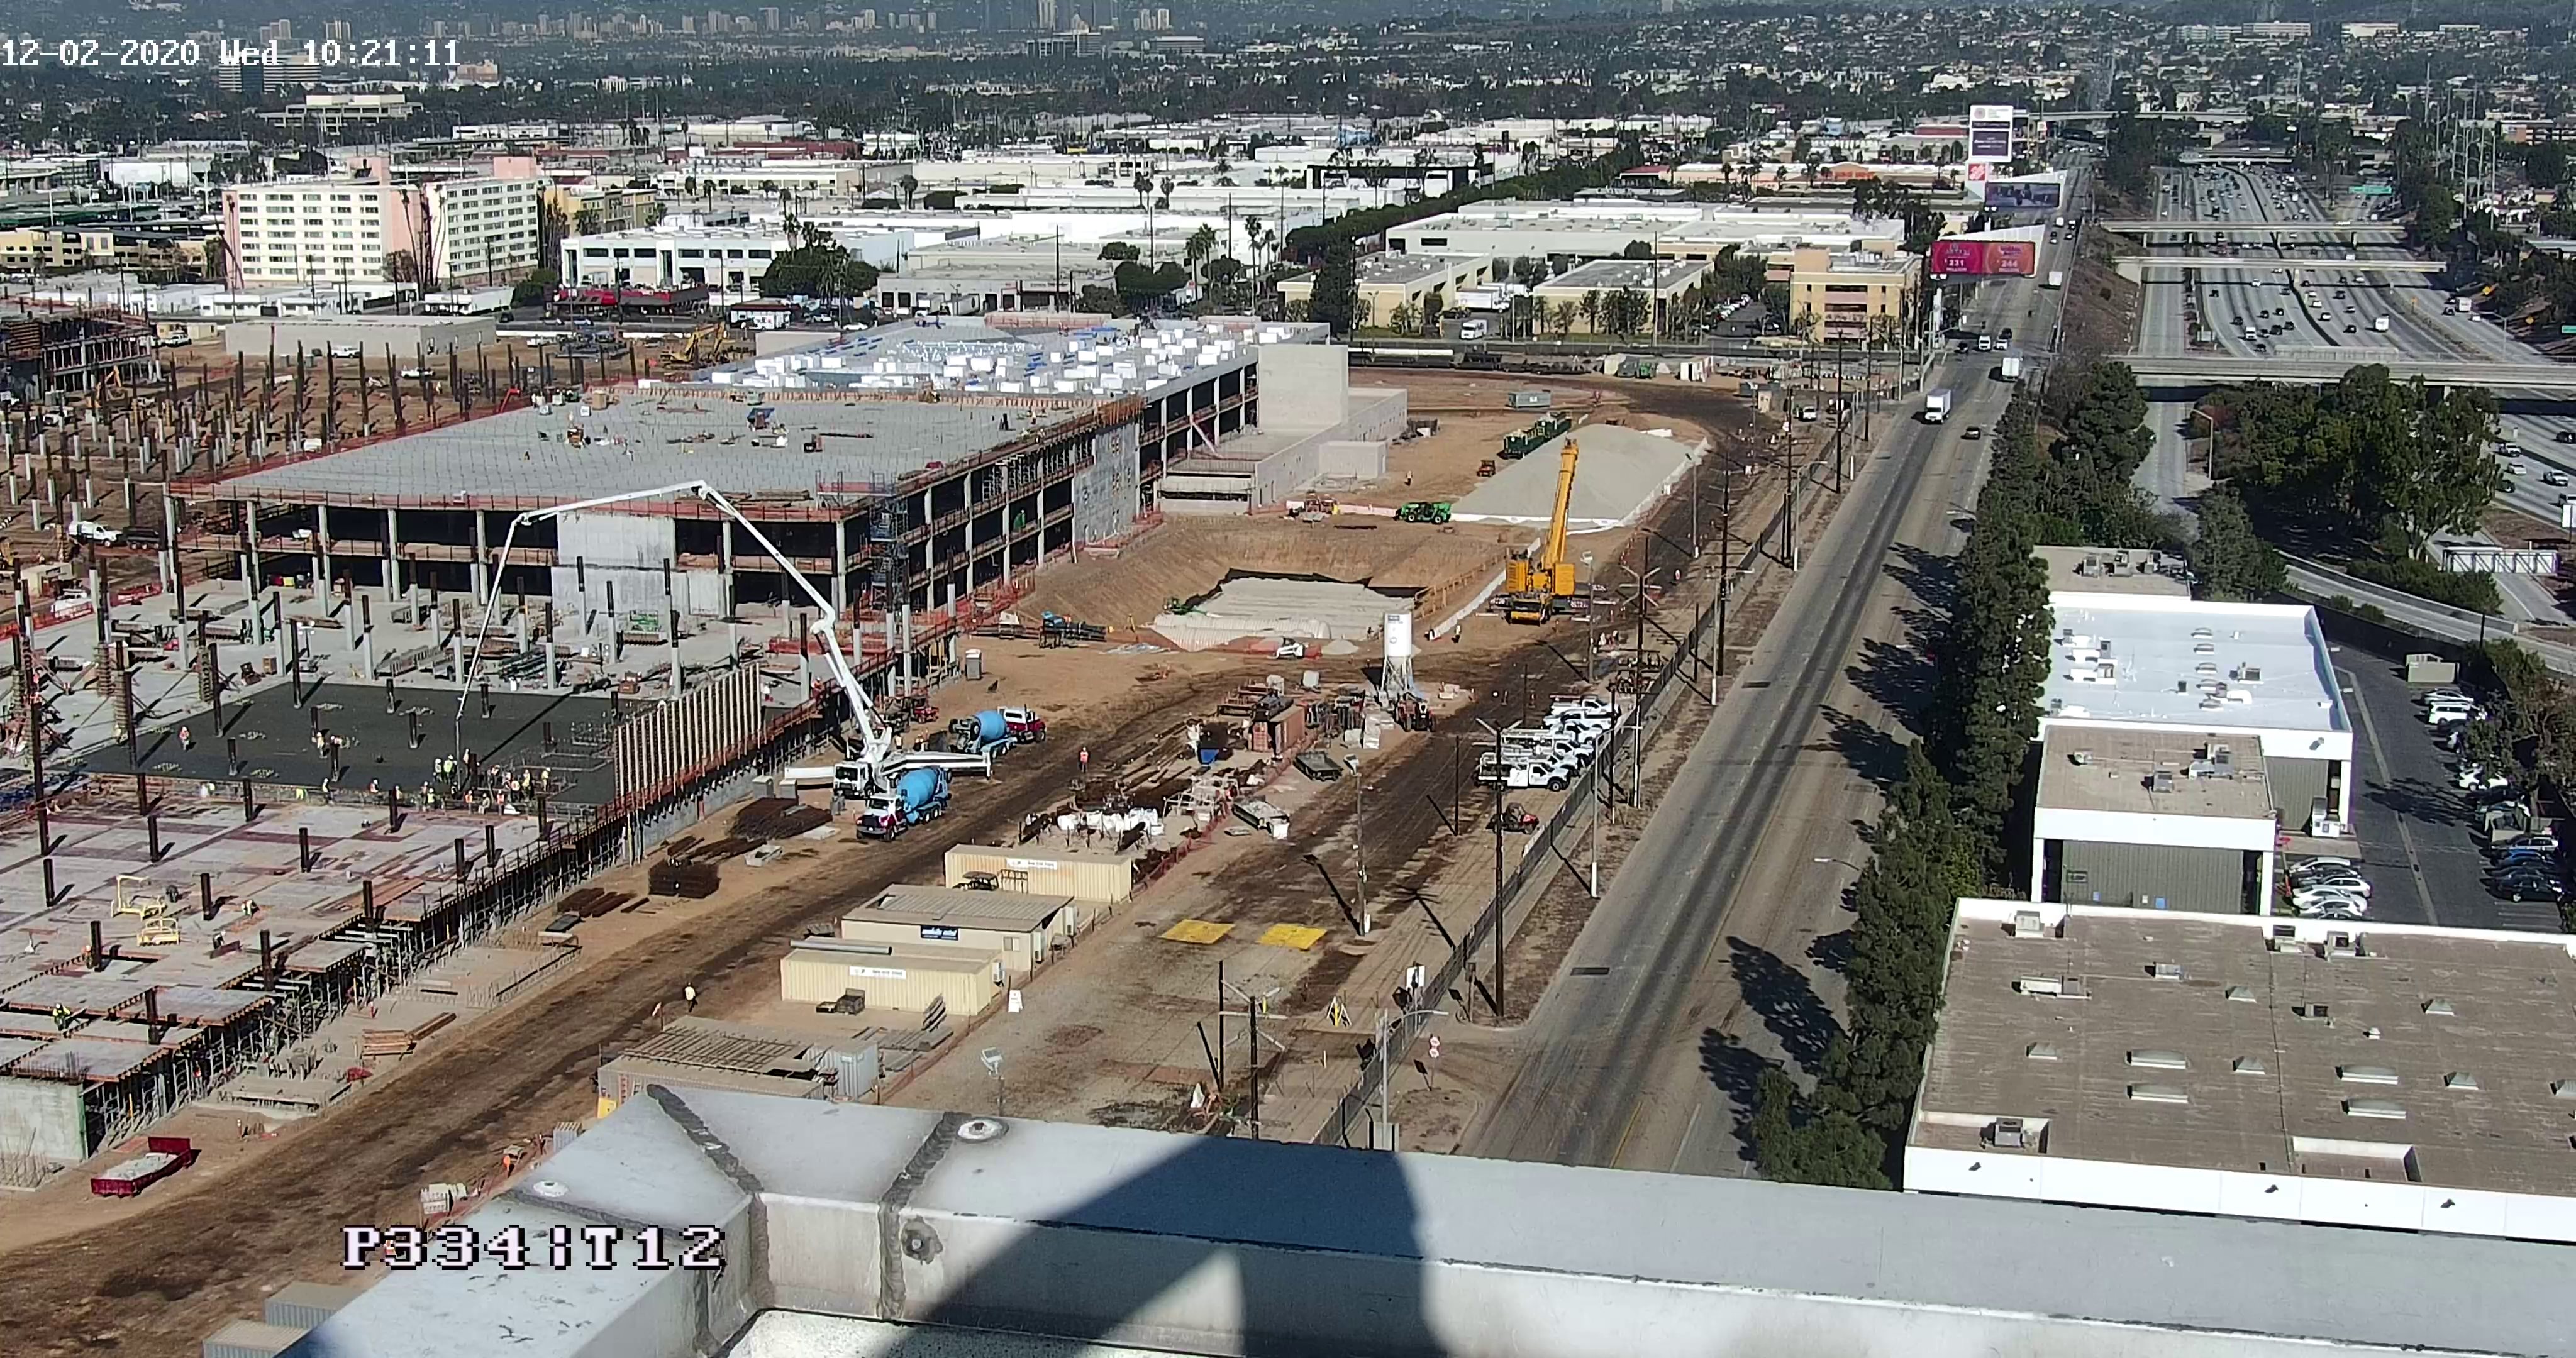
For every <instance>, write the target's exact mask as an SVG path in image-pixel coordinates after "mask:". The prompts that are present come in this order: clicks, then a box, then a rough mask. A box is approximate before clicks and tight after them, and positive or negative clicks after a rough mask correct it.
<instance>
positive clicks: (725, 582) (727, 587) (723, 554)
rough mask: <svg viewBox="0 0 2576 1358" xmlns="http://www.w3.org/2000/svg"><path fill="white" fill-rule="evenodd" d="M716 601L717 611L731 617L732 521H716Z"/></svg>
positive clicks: (732, 596)
mask: <svg viewBox="0 0 2576 1358" xmlns="http://www.w3.org/2000/svg"><path fill="white" fill-rule="evenodd" d="M716 589H717V591H718V594H717V599H716V607H717V611H718V612H719V613H720V614H721V615H722V616H724V617H728V618H730V617H732V616H733V607H734V604H733V600H734V593H733V520H731V519H718V520H716Z"/></svg>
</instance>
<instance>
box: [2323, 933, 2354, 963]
mask: <svg viewBox="0 0 2576 1358" xmlns="http://www.w3.org/2000/svg"><path fill="white" fill-rule="evenodd" d="M2326 956H2328V957H2359V956H2361V945H2360V944H2359V943H2357V942H2355V941H2354V940H2353V936H2352V935H2350V934H2347V933H2344V932H2342V931H2340V930H2338V931H2336V932H2334V933H2331V934H2328V935H2326Z"/></svg>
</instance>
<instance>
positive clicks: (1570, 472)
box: [1538, 434, 1582, 594]
mask: <svg viewBox="0 0 2576 1358" xmlns="http://www.w3.org/2000/svg"><path fill="white" fill-rule="evenodd" d="M1581 455H1582V454H1581V452H1580V450H1578V449H1577V448H1576V447H1575V446H1574V437H1573V436H1572V435H1570V434H1569V435H1567V436H1566V440H1565V452H1564V453H1563V454H1562V455H1561V456H1560V457H1559V458H1558V461H1557V470H1556V512H1555V513H1553V514H1551V515H1550V516H1548V521H1547V541H1546V543H1545V544H1544V545H1542V546H1541V547H1540V548H1539V554H1538V572H1539V574H1540V576H1541V577H1543V578H1544V579H1545V580H1546V581H1547V582H1548V587H1549V588H1551V589H1555V591H1556V593H1558V594H1570V593H1572V592H1573V591H1571V590H1568V589H1557V588H1556V585H1555V581H1556V577H1557V572H1559V571H1561V570H1563V569H1564V568H1565V515H1566V511H1568V510H1570V509H1572V508H1573V507H1574V463H1575V460H1576V459H1577V458H1578V457H1580V456H1581Z"/></svg>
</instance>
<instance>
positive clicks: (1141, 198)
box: [1136, 170, 1154, 208]
mask: <svg viewBox="0 0 2576 1358" xmlns="http://www.w3.org/2000/svg"><path fill="white" fill-rule="evenodd" d="M1153 192H1154V176H1153V175H1152V174H1150V173H1148V172H1146V171H1144V170H1138V171H1137V172H1136V206H1138V207H1140V208H1141V207H1143V206H1145V199H1146V198H1147V197H1148V196H1150V195H1151V194H1152V193H1153Z"/></svg>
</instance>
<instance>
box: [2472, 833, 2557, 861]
mask: <svg viewBox="0 0 2576 1358" xmlns="http://www.w3.org/2000/svg"><path fill="white" fill-rule="evenodd" d="M2557 852H2558V836H2556V835H2524V836H2523V837H2522V838H2520V839H2510V840H2506V841H2505V842H2504V843H2502V844H2498V845H2494V846H2492V847H2490V848H2489V849H2488V850H2487V853H2488V855H2489V856H2494V855H2497V854H2508V853H2546V854H2554V853H2557Z"/></svg>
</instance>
